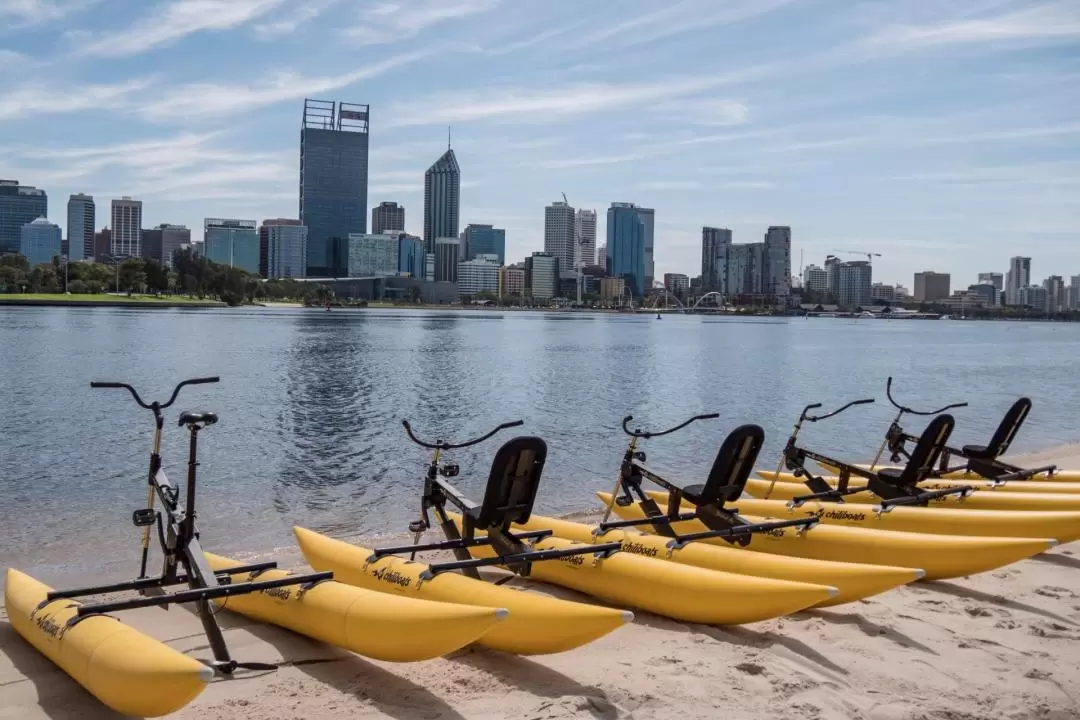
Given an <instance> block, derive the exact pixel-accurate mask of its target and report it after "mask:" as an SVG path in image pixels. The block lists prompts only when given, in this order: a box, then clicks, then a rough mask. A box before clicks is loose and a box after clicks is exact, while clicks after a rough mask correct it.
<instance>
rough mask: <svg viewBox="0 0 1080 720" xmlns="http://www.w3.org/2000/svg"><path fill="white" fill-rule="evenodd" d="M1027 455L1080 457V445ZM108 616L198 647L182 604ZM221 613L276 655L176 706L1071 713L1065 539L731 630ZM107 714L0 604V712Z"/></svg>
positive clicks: (56, 717)
mask: <svg viewBox="0 0 1080 720" xmlns="http://www.w3.org/2000/svg"><path fill="white" fill-rule="evenodd" d="M1038 457H1039V459H1041V460H1046V459H1049V460H1050V461H1052V462H1058V463H1060V464H1061V466H1062V467H1066V468H1071V467H1080V446H1070V447H1069V448H1065V449H1062V450H1059V451H1057V452H1055V453H1052V454H1048V453H1041V454H1040V456H1038ZM277 558H278V560H279V562H280V564H281V566H282V567H290V566H293V565H296V564H297V563H298V562H299V561H298V556H297V554H296V553H295V552H293V553H285V554H279V555H277ZM514 582H518V581H514ZM526 585H528V586H531V587H533V588H535V589H537V590H539V591H542V592H548V593H551V594H554V595H558V596H560V597H568V598H574V599H578V600H585V598H584V597H582V596H579V595H576V594H574V593H572V592H570V591H566V590H563V589H561V588H552V587H549V586H541V585H539V584H536V583H532V582H527V583H526ZM118 615H120V616H122V618H123V619H124V620H125V621H126V622H128V623H130V624H131V625H133V626H135V627H137V628H139V629H141V630H144V631H145V632H147V633H149V634H151V635H153V636H154V637H157V638H160V639H162V640H164V641H166V642H168V643H169V644H170V645H172V646H173V647H175V648H177V649H179V650H181V651H184V652H188V653H190V654H191V655H193V656H194V657H198V658H207V657H208V656H209V651H208V649H207V647H206V641H205V638H204V636H203V635H202V632H201V627H200V625H199V622H198V620H197V618H196V617H195V616H194V615H193V614H192V613H191V612H189V611H188V610H186V609H184V608H173V609H171V610H168V611H165V610H161V609H145V610H138V611H131V612H124V613H118ZM218 617H219V619H220V620H221V622H222V625H223V626H224V627H226V628H227V629H226V632H225V635H226V639H227V641H228V643H229V647H230V649H231V650H232V652H233V655H234V657H236V658H237V659H239V660H242V661H244V660H246V661H261V662H275V663H276V662H282V661H284V662H285V663H286V665H284V666H283V667H281V668H279V669H278V670H276V671H273V672H248V671H244V672H240V673H238V674H237V676H236V677H234V678H232V679H222V680H218V681H215V682H213V683H212V684H211V685H210V686H209V687H208V688H207V689H206V690H205V691H204V692H203V694H202V695H200V696H199V697H198V698H197V699H196V700H195V701H194V702H193V703H192V704H190V705H189V706H188V707H187V708H185V709H184V710H182V711H180V712H179V713H176V714H175V715H172V716H171V717H173V718H178V719H179V718H187V719H190V720H195V719H199V720H217V719H220V720H225V719H236V720H255V719H261V718H275V720H295V719H301V718H302V719H304V720H307V719H309V718H310V719H315V718H318V719H320V720H321V719H323V718H398V719H399V720H406V719H412V718H451V719H460V718H515V719H518V718H520V719H521V720H533V719H535V720H546V719H548V718H578V717H581V718H602V719H605V720H607V719H610V718H635V719H638V720H641V719H643V718H678V719H679V720H690V719H692V718H709V719H717V718H725V719H731V720H775V719H777V718H787V717H791V718H798V719H799V720H849V719H856V718H865V719H866V720H1026V719H1028V718H1031V719H1035V718H1038V719H1040V720H1075V719H1076V718H1080V548H1078V546H1077V545H1076V544H1073V545H1070V546H1065V547H1062V548H1057V549H1056V550H1054V551H1053V552H1050V553H1047V554H1045V555H1042V556H1040V557H1038V558H1035V559H1032V560H1027V561H1025V562H1022V563H1018V564H1016V565H1013V566H1010V567H1007V568H1003V569H1001V570H999V571H996V572H992V573H984V574H982V575H978V576H974V577H971V578H966V579H964V580H957V581H948V582H930V583H919V584H917V585H912V586H908V587H905V588H901V589H898V590H894V591H892V592H889V593H886V594H884V595H879V596H877V597H875V598H873V599H871V600H866V601H861V602H857V603H853V604H851V605H844V606H840V607H838V608H832V609H828V610H819V611H811V612H804V613H799V614H796V615H792V616H789V617H786V618H781V619H778V620H772V621H769V622H763V623H756V624H752V625H745V626H741V627H734V628H724V629H720V628H714V627H705V626H698V625H688V624H684V623H678V622H673V621H670V620H666V619H663V618H659V617H656V616H652V615H649V614H648V613H642V612H638V613H637V618H636V621H635V622H634V624H633V625H629V626H626V627H624V628H622V629H620V630H617V631H615V632H614V633H612V634H610V635H608V636H606V637H604V638H602V639H600V640H599V641H597V642H594V643H592V644H590V645H587V646H585V647H583V648H580V649H577V650H574V651H571V652H567V653H562V654H559V655H551V656H543V657H532V658H524V657H517V656H511V655H504V654H501V653H497V652H493V651H488V650H484V649H482V648H469V649H466V650H463V651H460V652H458V653H456V654H454V655H453V656H451V657H447V658H440V659H438V660H432V661H428V662H423V663H412V664H391V663H381V662H374V661H370V660H367V659H364V658H361V657H359V656H357V655H353V654H351V653H347V652H344V651H340V650H337V649H336V648H333V647H329V646H326V645H323V644H321V643H317V642H314V641H310V640H308V639H306V638H304V637H302V636H298V635H295V634H293V633H290V632H287V631H284V630H280V629H278V628H275V627H272V626H268V625H263V624H259V623H254V622H252V621H249V620H247V619H246V618H244V617H242V616H239V615H235V614H231V613H228V612H222V613H221V614H219V615H218ZM112 717H116V716H115V715H114V714H112V713H110V712H107V711H105V710H103V707H102V706H101V705H100V703H98V702H97V701H96V700H95V699H94V698H93V697H91V696H90V695H89V694H87V693H86V692H85V691H83V690H82V689H81V688H80V687H79V686H78V685H77V684H76V683H74V682H73V681H72V680H70V679H69V678H68V677H67V676H66V675H65V674H64V673H63V672H61V671H60V670H59V669H57V668H56V667H55V666H53V665H52V664H51V663H50V662H49V661H48V660H46V659H45V658H44V657H43V656H41V655H40V654H38V653H37V652H36V651H35V650H33V649H32V648H31V647H30V646H29V645H28V644H27V643H25V642H24V641H22V639H21V638H19V637H18V636H17V635H16V634H15V632H14V631H13V630H12V629H11V628H10V626H9V625H8V624H7V623H6V619H0V720H9V719H10V720H15V719H18V720H38V719H40V718H51V719H52V720H61V719H64V718H80V719H81V718H87V719H94V718H112Z"/></svg>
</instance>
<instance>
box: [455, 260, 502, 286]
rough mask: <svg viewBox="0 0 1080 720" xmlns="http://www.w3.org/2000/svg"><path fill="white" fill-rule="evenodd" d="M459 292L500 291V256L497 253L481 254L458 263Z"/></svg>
mask: <svg viewBox="0 0 1080 720" xmlns="http://www.w3.org/2000/svg"><path fill="white" fill-rule="evenodd" d="M457 284H458V293H459V294H461V295H477V294H479V293H482V292H488V293H492V294H496V295H497V294H498V292H499V258H498V256H497V255H490V254H480V255H477V256H476V257H475V258H474V259H472V260H465V261H464V262H459V263H458V268H457Z"/></svg>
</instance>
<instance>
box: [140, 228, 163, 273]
mask: <svg viewBox="0 0 1080 720" xmlns="http://www.w3.org/2000/svg"><path fill="white" fill-rule="evenodd" d="M139 251H140V252H141V253H142V258H143V260H150V261H152V262H156V263H158V264H159V265H160V264H161V255H162V253H161V228H159V227H156V228H150V229H148V230H143V231H142V232H141V233H140V235H139Z"/></svg>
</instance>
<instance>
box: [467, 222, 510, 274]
mask: <svg viewBox="0 0 1080 720" xmlns="http://www.w3.org/2000/svg"><path fill="white" fill-rule="evenodd" d="M462 236H463V237H462V239H463V240H464V244H465V255H464V257H462V258H461V259H462V261H463V262H467V261H469V260H473V259H475V258H476V256H477V255H498V256H499V264H500V265H505V264H506V231H505V230H503V229H502V228H497V227H492V226H491V225H475V224H469V225H466V226H465V232H463V233H462Z"/></svg>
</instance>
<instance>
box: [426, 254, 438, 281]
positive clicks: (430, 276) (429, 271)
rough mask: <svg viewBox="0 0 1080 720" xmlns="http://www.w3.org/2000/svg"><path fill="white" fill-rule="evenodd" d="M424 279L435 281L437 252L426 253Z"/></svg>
mask: <svg viewBox="0 0 1080 720" xmlns="http://www.w3.org/2000/svg"><path fill="white" fill-rule="evenodd" d="M424 279H425V280H427V281H429V282H435V253H429V252H426V253H424Z"/></svg>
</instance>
